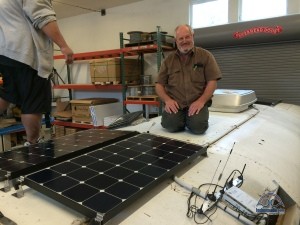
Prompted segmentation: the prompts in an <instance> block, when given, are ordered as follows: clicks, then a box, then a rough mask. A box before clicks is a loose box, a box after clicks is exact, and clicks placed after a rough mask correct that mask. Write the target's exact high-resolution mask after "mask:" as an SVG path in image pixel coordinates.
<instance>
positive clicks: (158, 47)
mask: <svg viewBox="0 0 300 225" xmlns="http://www.w3.org/2000/svg"><path fill="white" fill-rule="evenodd" d="M162 35H165V34H163V33H162V32H161V31H160V26H157V29H156V37H157V39H156V40H155V41H154V43H153V44H146V45H142V44H141V45H137V46H132V47H125V45H124V40H127V41H128V39H125V38H124V36H123V33H122V32H121V33H120V48H121V49H123V50H124V51H123V52H122V53H121V74H122V86H123V91H122V95H123V102H124V113H125V111H126V105H129V104H138V105H143V110H144V112H145V106H146V105H147V106H149V105H156V106H158V107H159V114H161V112H162V108H161V102H160V101H143V100H126V86H125V84H124V77H125V76H124V71H125V70H124V58H125V56H126V55H128V53H133V54H137V55H139V57H140V58H141V62H142V65H141V68H142V71H141V72H142V74H143V72H144V65H143V63H144V54H147V53H155V52H156V64H157V72H158V71H159V69H160V66H161V62H162V58H163V57H164V55H163V52H164V51H171V50H174V48H173V46H167V45H163V43H162ZM165 36H169V35H165ZM148 116H149V115H147V116H146V117H147V118H148Z"/></svg>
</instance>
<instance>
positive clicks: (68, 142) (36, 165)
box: [0, 129, 137, 180]
mask: <svg viewBox="0 0 300 225" xmlns="http://www.w3.org/2000/svg"><path fill="white" fill-rule="evenodd" d="M136 134H137V132H131V131H116V130H115V131H109V130H100V129H91V130H84V131H81V132H77V133H75V134H71V135H67V136H64V137H61V138H57V139H54V140H49V141H47V142H44V143H40V144H35V145H31V146H27V147H25V146H24V147H21V148H19V149H15V150H11V151H6V152H2V153H0V180H3V179H4V178H9V179H13V178H16V177H19V176H22V175H26V174H28V173H32V172H34V171H37V170H40V169H42V168H45V167H47V166H50V165H54V164H55V163H58V162H62V161H64V160H66V159H70V158H72V157H75V156H78V155H80V154H83V153H86V152H88V151H91V150H95V149H96V148H99V147H102V146H106V145H109V144H111V143H114V142H116V141H119V140H122V139H124V138H128V137H131V136H134V135H136Z"/></svg>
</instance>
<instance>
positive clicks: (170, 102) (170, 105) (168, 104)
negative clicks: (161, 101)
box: [165, 99, 179, 113]
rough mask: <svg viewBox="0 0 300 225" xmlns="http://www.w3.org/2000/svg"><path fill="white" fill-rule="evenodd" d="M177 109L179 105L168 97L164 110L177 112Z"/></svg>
mask: <svg viewBox="0 0 300 225" xmlns="http://www.w3.org/2000/svg"><path fill="white" fill-rule="evenodd" d="M178 109H179V105H178V103H177V102H176V101H175V100H173V99H169V100H167V101H165V111H166V112H167V113H177V112H178Z"/></svg>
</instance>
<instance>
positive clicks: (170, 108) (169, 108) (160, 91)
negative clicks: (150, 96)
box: [155, 83, 179, 113]
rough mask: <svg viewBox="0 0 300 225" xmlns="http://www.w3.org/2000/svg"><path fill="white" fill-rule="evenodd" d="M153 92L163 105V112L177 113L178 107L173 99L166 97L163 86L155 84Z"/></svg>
mask: <svg viewBox="0 0 300 225" xmlns="http://www.w3.org/2000/svg"><path fill="white" fill-rule="evenodd" d="M155 90H156V94H157V95H158V96H159V98H160V99H161V100H162V101H163V102H164V103H165V111H166V112H167V113H172V112H173V113H177V112H178V109H179V105H178V103H177V102H176V101H175V100H174V99H172V98H171V97H170V96H169V95H167V93H166V91H165V88H164V86H163V85H162V84H160V83H156V84H155Z"/></svg>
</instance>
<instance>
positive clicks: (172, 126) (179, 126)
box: [161, 121, 185, 133]
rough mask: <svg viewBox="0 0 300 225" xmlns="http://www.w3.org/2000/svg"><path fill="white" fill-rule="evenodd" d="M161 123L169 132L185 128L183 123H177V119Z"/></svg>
mask: <svg viewBox="0 0 300 225" xmlns="http://www.w3.org/2000/svg"><path fill="white" fill-rule="evenodd" d="M161 125H162V127H163V128H165V129H167V130H168V131H169V132H172V133H174V132H178V131H182V130H184V129H185V125H184V123H179V122H178V121H177V122H175V123H164V122H163V121H162V123H161Z"/></svg>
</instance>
